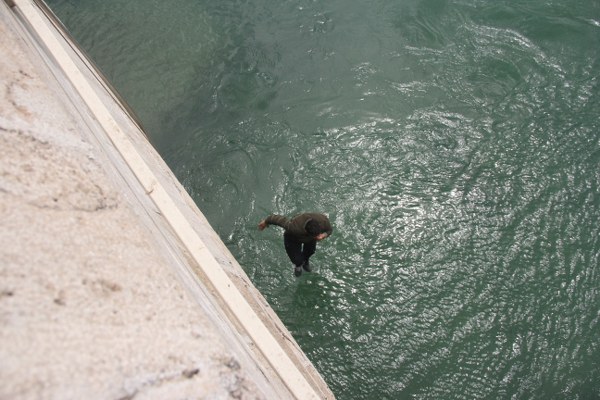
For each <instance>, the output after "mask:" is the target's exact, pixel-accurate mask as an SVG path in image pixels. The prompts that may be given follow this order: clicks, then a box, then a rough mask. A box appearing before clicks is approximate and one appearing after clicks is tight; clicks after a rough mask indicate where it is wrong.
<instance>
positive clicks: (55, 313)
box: [0, 0, 333, 399]
mask: <svg viewBox="0 0 600 400" xmlns="http://www.w3.org/2000/svg"><path fill="white" fill-rule="evenodd" d="M9 4H10V5H9ZM0 91H1V92H0V398H7V399H8V398H10V399H13V398H56V399H59V398H60V399H69V398H77V399H79V398H114V399H125V398H134V397H135V398H160V399H164V398H203V399H204V398H208V399H211V398H214V399H223V398H265V399H276V398H277V399H280V398H301V399H309V398H327V399H332V398H333V395H332V394H331V392H330V391H329V389H328V388H327V385H326V384H325V382H324V381H323V379H322V378H321V377H320V375H319V374H318V372H317V371H316V370H315V369H314V367H313V366H312V364H311V363H310V361H309V360H308V359H307V358H306V356H305V355H304V354H303V353H302V351H301V350H300V349H299V347H298V346H297V344H296V343H295V341H294V340H293V338H292V337H291V335H290V334H289V332H288V331H287V330H286V329H285V327H284V326H283V325H282V324H281V321H280V320H279V319H278V318H277V316H276V315H275V314H274V313H273V311H272V310H271V309H270V307H269V306H268V304H267V302H266V301H265V299H264V298H263V297H262V296H261V295H260V293H258V291H257V290H256V289H255V288H254V286H253V285H252V283H251V282H250V281H249V279H248V277H247V276H246V275H245V274H244V272H243V270H242V269H241V267H240V266H239V265H238V263H237V262H236V260H235V259H234V258H233V257H232V255H231V254H230V253H229V251H228V250H227V248H226V247H225V246H224V245H223V243H222V242H221V240H220V239H219V237H218V236H217V235H216V233H215V232H214V231H213V230H212V228H211V227H210V225H209V224H208V222H207V221H206V219H205V218H204V217H203V215H202V213H201V212H200V211H199V210H198V209H197V207H196V206H195V204H194V203H193V202H192V200H191V199H190V198H189V196H188V195H187V193H186V192H185V190H184V189H183V188H182V187H181V185H180V184H179V182H178V181H177V179H176V178H175V177H174V176H173V175H172V173H171V171H170V170H169V168H168V167H167V166H166V165H165V164H164V162H163V160H162V159H161V158H160V156H159V155H158V154H157V153H156V152H155V151H154V149H153V148H152V147H151V146H150V145H149V143H148V141H147V140H146V138H145V136H144V134H143V132H142V131H141V129H140V127H139V126H138V125H137V124H136V123H135V121H134V119H133V118H131V116H130V114H128V113H127V111H126V109H125V107H124V106H123V104H122V103H120V102H119V100H118V99H117V98H116V97H115V95H114V93H113V92H112V91H111V90H110V88H109V87H108V85H107V84H106V83H105V82H104V81H103V79H102V77H101V76H100V75H99V74H98V73H97V72H96V71H95V70H94V68H93V66H92V65H91V64H90V63H89V61H87V60H86V58H85V57H84V56H83V55H82V54H81V53H80V51H79V50H78V49H77V47H76V46H74V45H73V44H72V43H71V42H70V40H69V38H68V36H65V35H64V32H62V31H61V29H60V28H59V27H57V26H56V25H55V24H54V23H53V22H52V18H49V17H48V16H47V15H46V13H45V10H44V7H43V6H38V5H37V2H35V1H30V0H27V1H25V0H23V1H9V2H0Z"/></svg>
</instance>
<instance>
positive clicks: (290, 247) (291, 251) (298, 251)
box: [283, 234, 317, 267]
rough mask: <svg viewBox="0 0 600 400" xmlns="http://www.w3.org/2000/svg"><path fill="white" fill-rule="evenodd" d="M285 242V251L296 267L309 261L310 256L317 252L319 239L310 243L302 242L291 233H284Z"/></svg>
mask: <svg viewBox="0 0 600 400" xmlns="http://www.w3.org/2000/svg"><path fill="white" fill-rule="evenodd" d="M283 244H284V245H285V251H286V253H287V255H288V257H289V258H290V260H292V262H293V263H294V265H295V266H296V267H300V266H302V264H304V262H305V261H308V259H309V258H310V256H312V255H313V254H315V250H316V249H317V241H316V240H313V241H311V242H308V243H302V242H299V241H297V240H295V239H294V238H293V237H292V236H291V235H286V234H284V235H283Z"/></svg>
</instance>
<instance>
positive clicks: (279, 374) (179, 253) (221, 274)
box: [0, 0, 333, 399]
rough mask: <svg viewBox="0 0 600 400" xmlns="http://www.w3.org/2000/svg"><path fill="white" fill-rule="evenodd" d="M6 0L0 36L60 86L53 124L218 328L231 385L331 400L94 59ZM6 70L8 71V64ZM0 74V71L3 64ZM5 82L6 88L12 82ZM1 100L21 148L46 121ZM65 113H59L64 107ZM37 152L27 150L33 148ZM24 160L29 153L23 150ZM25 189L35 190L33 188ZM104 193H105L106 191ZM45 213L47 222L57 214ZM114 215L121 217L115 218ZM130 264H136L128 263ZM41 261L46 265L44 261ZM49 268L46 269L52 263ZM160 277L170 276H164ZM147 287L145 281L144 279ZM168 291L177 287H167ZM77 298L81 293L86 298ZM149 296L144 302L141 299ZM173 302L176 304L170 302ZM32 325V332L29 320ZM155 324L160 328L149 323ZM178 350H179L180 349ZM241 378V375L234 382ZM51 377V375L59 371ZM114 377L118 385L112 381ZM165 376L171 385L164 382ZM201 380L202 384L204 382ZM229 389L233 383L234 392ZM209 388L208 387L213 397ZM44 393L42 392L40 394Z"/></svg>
mask: <svg viewBox="0 0 600 400" xmlns="http://www.w3.org/2000/svg"><path fill="white" fill-rule="evenodd" d="M13 3H14V7H13V8H12V9H11V10H10V11H9V9H8V8H7V6H6V5H5V4H1V5H0V9H1V12H2V19H3V22H6V23H7V24H11V25H12V28H13V31H14V33H13V35H14V36H13V37H12V39H6V38H8V37H9V36H6V35H4V34H3V35H2V36H4V37H5V39H3V40H15V43H14V46H15V47H18V46H19V45H22V44H24V43H26V44H27V45H28V46H30V47H31V48H33V49H35V50H36V52H37V53H38V54H37V55H35V54H33V53H32V54H30V55H29V57H31V59H34V58H35V57H42V59H44V62H45V64H46V66H47V68H49V70H50V71H51V72H52V74H53V75H54V76H55V78H56V79H57V81H58V82H59V85H56V84H54V85H55V87H54V89H55V93H53V95H54V96H58V97H61V101H63V102H64V104H65V107H66V108H72V109H71V110H75V111H76V113H77V114H78V115H76V116H72V115H70V116H65V117H61V116H59V117H57V120H58V122H57V123H59V124H60V123H62V122H60V121H62V120H63V119H77V121H78V122H76V123H75V125H77V127H72V126H69V127H68V128H67V129H72V130H78V131H81V135H82V138H81V140H82V141H83V142H84V143H89V145H91V147H92V150H90V151H92V152H93V153H94V154H95V156H94V157H98V161H99V164H101V169H102V170H104V172H103V174H100V175H102V176H100V177H99V178H98V179H99V180H102V179H108V180H109V181H110V182H111V184H110V185H109V184H106V183H102V184H96V185H97V186H99V187H101V188H103V187H104V186H105V185H106V186H107V187H108V186H111V185H112V187H113V188H115V189H112V190H114V191H116V194H115V195H114V196H113V197H115V198H118V197H122V198H123V199H124V202H125V203H126V204H127V206H128V210H129V211H128V212H129V214H131V213H133V215H134V217H130V216H129V214H128V218H130V219H132V220H133V221H137V222H133V224H137V225H140V226H141V228H136V229H142V230H143V231H144V232H145V233H144V234H145V235H148V236H150V237H151V240H152V242H153V243H154V245H153V246H151V247H153V249H149V251H150V252H152V251H157V250H158V251H159V253H160V255H159V256H160V258H161V260H160V261H159V262H158V264H159V265H157V268H167V269H169V271H170V272H171V273H173V274H175V275H174V276H176V277H177V281H176V282H178V283H176V282H173V283H172V284H171V285H176V286H181V287H184V288H185V289H186V290H187V295H186V296H187V298H188V299H190V300H189V301H191V303H190V302H189V301H188V302H187V303H186V307H187V308H189V309H190V312H191V313H192V314H193V313H194V310H197V312H199V311H200V310H201V313H202V314H204V315H205V317H204V318H205V319H207V320H210V321H211V323H210V324H212V325H213V327H212V328H210V329H209V328H206V329H207V331H214V332H219V333H216V334H215V335H216V336H215V335H212V336H210V335H209V337H213V339H212V341H211V340H209V341H208V343H206V345H208V346H211V347H212V346H213V345H214V350H216V351H217V353H223V354H226V355H225V356H221V357H217V358H220V359H226V360H232V359H235V362H232V361H228V362H226V363H225V364H226V366H227V364H228V363H229V365H233V367H231V368H230V369H234V370H235V371H238V372H237V375H238V381H240V380H241V381H244V382H252V385H250V384H248V385H246V386H248V387H250V389H249V392H252V393H253V394H252V396H256V397H265V398H275V397H276V398H298V399H311V398H313V399H314V398H328V399H330V398H333V395H332V393H331V392H330V391H329V389H328V388H327V385H326V384H325V382H324V381H323V380H322V378H321V377H320V375H319V374H318V373H317V371H316V370H315V369H314V367H313V366H312V364H311V363H310V361H309V360H308V359H307V358H306V356H305V355H304V354H303V353H302V351H301V350H300V349H299V347H298V345H297V344H296V343H295V341H294V340H293V338H292V337H291V335H290V334H289V332H288V331H287V330H286V329H285V327H284V326H283V324H282V323H281V321H280V320H279V319H278V317H277V316H276V315H275V314H274V313H273V311H272V310H271V309H270V307H269V306H268V304H267V302H266V301H265V299H264V298H263V297H262V296H261V295H260V293H258V291H257V290H256V289H255V288H254V287H253V285H252V284H251V282H250V281H249V279H248V277H247V276H246V275H245V273H244V272H243V270H242V269H241V267H240V266H239V265H238V264H237V262H236V260H235V259H234V258H233V256H232V255H231V254H230V253H229V251H228V250H227V248H226V247H225V245H224V244H223V243H222V242H221V240H220V239H219V238H218V236H217V235H216V233H215V232H214V230H212V228H211V227H210V225H209V224H208V222H207V221H206V219H205V218H204V216H203V215H202V213H201V212H200V211H199V210H198V209H197V207H196V206H195V204H194V203H193V201H192V200H191V199H190V198H189V196H188V195H187V193H186V192H185V190H184V189H183V188H182V187H181V185H180V184H179V182H178V181H177V179H176V178H175V177H174V176H173V175H172V173H171V171H170V170H169V168H168V167H167V166H166V165H165V164H164V162H163V160H162V159H161V158H160V156H159V155H158V154H157V153H156V152H155V151H154V149H153V148H152V147H151V146H150V145H149V143H148V142H147V140H146V138H145V136H144V134H143V132H142V131H141V130H140V127H139V126H138V124H136V123H135V121H134V120H133V119H132V118H131V116H130V115H129V114H128V113H127V110H126V109H125V108H124V107H123V105H122V104H121V103H119V101H118V98H116V96H115V95H114V93H112V92H111V90H110V86H109V85H107V83H106V82H104V81H103V80H102V78H101V76H100V74H98V72H97V71H95V69H94V68H93V65H92V64H91V63H90V62H89V61H88V60H87V59H86V58H85V57H84V55H83V54H82V53H81V52H80V50H79V49H78V48H77V47H76V46H75V45H74V44H73V43H72V42H71V41H70V39H69V38H68V37H67V36H66V35H65V33H64V32H63V31H61V29H60V27H58V26H57V25H55V24H54V23H53V21H52V18H51V17H48V15H47V12H48V11H47V10H46V9H45V7H44V6H43V4H38V3H37V2H34V1H30V0H16V1H14V2H13ZM16 38H19V39H16ZM17 40H21V41H22V43H16V41H17ZM7 48H10V46H8V47H7ZM9 56H10V55H9ZM3 57H4V55H3ZM33 62H34V63H37V62H36V61H33ZM23 63H24V67H19V68H16V69H15V68H13V71H12V73H13V74H16V75H18V74H19V73H24V74H25V75H24V76H22V77H21V78H22V80H24V81H27V78H26V77H27V76H30V77H32V78H31V79H32V80H33V79H34V78H33V75H34V74H36V73H39V74H40V76H41V77H40V78H39V80H40V81H41V82H42V83H45V82H46V81H47V80H48V78H49V76H48V75H47V71H46V75H44V72H39V71H32V72H23V71H25V69H27V68H29V66H27V62H26V60H25V61H23ZM5 68H6V69H9V70H10V67H5ZM19 71H21V72H19ZM0 72H1V73H2V74H4V73H5V72H4V71H2V70H0ZM9 72H10V71H9ZM10 79H12V78H9V79H8V80H7V82H8V81H9V80H10ZM6 85H7V87H10V85H11V83H10V82H9V83H7V84H6ZM33 90H36V89H35V88H34V89H33ZM61 90H63V91H64V93H63V94H59V93H58V92H59V91H61ZM7 100H8V101H7V102H8V103H9V104H12V105H13V109H12V110H11V109H10V108H9V109H8V110H6V111H5V110H4V108H3V109H2V114H5V113H6V114H7V116H4V115H3V117H4V119H6V121H5V120H4V119H1V120H0V123H2V131H0V133H2V134H3V137H4V139H5V140H7V141H10V140H12V141H13V145H14V146H21V145H19V143H17V142H18V139H15V137H17V138H18V137H19V135H20V137H21V138H23V137H27V136H29V137H35V133H34V134H30V133H27V132H36V126H37V127H39V126H40V125H44V124H47V121H46V120H45V118H47V115H45V114H44V112H39V113H38V114H39V116H38V117H39V118H29V121H23V120H26V119H28V118H21V117H19V116H18V115H17V116H15V115H12V116H8V114H11V113H12V114H15V113H16V114H18V112H19V110H20V109H21V110H23V109H25V110H26V111H27V112H28V113H29V114H30V115H29V116H31V115H32V114H33V113H32V111H30V110H34V111H35V112H37V111H36V110H35V107H36V105H35V104H27V105H25V106H23V105H21V104H18V102H16V101H14V99H7ZM44 100H48V99H44ZM49 100H50V101H52V100H53V99H49ZM54 101H56V99H54ZM19 107H20V108H19ZM38 107H39V105H38ZM38 111H39V110H38ZM71 112H72V111H67V112H66V113H67V114H68V113H71ZM19 132H20V133H19ZM15 135H16V136H15ZM32 135H33V136H32ZM74 140H78V139H74ZM81 146H83V147H85V146H86V145H85V144H82V145H81ZM36 151H37V150H35V149H32V152H34V153H35V152H36ZM25 156H32V155H31V154H26V155H25ZM33 156H36V155H35V154H34V155H33ZM10 161H11V160H4V161H3V163H8V164H10ZM84 164H85V163H84ZM0 166H2V164H0ZM86 168H88V169H91V168H96V167H92V166H85V165H84V167H83V169H84V170H85V169H86ZM5 169H7V170H9V169H10V166H9V167H6V166H5ZM0 171H1V170H0ZM84 176H85V174H84ZM31 190H33V191H35V188H33V189H31ZM106 190H107V191H110V190H111V189H106ZM101 191H102V190H101ZM13 192H15V190H14V189H13V187H12V186H10V182H8V183H5V182H3V181H2V180H0V195H2V196H3V197H0V200H1V199H3V198H5V197H6V198H5V200H4V201H5V202H7V203H11V202H12V201H13V200H14V193H13ZM4 193H8V195H6V196H5V195H4ZM104 201H105V203H110V200H106V199H105V200H104ZM0 204H2V203H0ZM110 204H113V203H110ZM111 207H114V208H119V201H118V200H114V204H113V205H112V206H111ZM0 209H1V208H0ZM100 209H102V207H100ZM28 212H31V211H28V210H24V211H23V213H24V214H27V213H28ZM67 214H68V213H67ZM75 214H76V213H75ZM46 217H48V218H56V217H57V216H56V215H49V216H46ZM64 217H65V216H61V217H59V218H64ZM120 217H122V216H117V217H116V218H120ZM113 218H115V217H113ZM115 222H117V221H115ZM15 224H17V225H18V224H19V222H18V221H15ZM15 226H16V225H15ZM132 232H133V231H132ZM25 233H26V232H25ZM130 233H131V232H130ZM134 233H135V232H134ZM88 234H90V235H94V234H95V235H97V236H102V235H103V234H106V232H105V231H104V232H103V231H100V232H88ZM136 234H138V233H136ZM125 236H127V235H125ZM48 240H50V242H51V243H52V240H56V241H58V242H60V238H48ZM0 243H1V242H0ZM59 244H60V243H59ZM0 256H3V259H4V258H6V259H9V258H10V257H9V255H6V254H3V253H0ZM157 258H158V257H157ZM87 261H89V260H87V258H86V257H85V256H84V257H83V261H82V262H83V263H84V264H85V262H87ZM129 261H130V262H134V263H135V260H133V261H132V260H129ZM45 262H46V263H48V262H47V260H46V261H45ZM3 264H4V262H3ZM49 264H50V266H52V262H50V263H49ZM6 265H7V266H6V267H4V266H3V269H2V270H0V273H2V274H6V275H11V276H12V275H14V274H15V270H14V269H15V268H17V269H18V268H19V263H18V262H17V263H11V262H8V263H6ZM4 268H5V269H6V271H5V270H4ZM74 268H75V271H71V273H73V274H75V276H76V275H77V274H78V273H79V274H85V272H86V271H83V270H81V271H77V268H81V266H80V265H79V264H78V265H76V266H75V267H74ZM139 272H140V271H137V272H136V273H139ZM32 273H37V271H35V269H34V270H33V271H32ZM167 275H168V274H167ZM163 278H164V279H167V280H168V279H169V278H168V276H164V277H163ZM147 284H152V281H149V282H147ZM99 285H100V287H101V288H104V289H103V290H108V291H109V292H110V291H111V290H112V289H111V288H117V287H118V288H120V289H119V290H117V291H119V292H120V291H122V290H123V288H122V287H121V286H120V285H119V284H116V286H115V284H114V282H113V283H106V282H105V284H104V285H102V284H101V283H100V284H99ZM2 290H3V293H13V294H12V295H10V296H8V295H7V296H4V297H11V298H13V297H14V298H16V297H17V296H14V293H15V292H16V289H11V288H6V289H2ZM162 290H163V291H161V292H157V293H156V294H155V295H156V296H161V298H160V300H164V298H167V297H169V296H170V295H172V294H173V293H165V292H164V290H165V289H162ZM175 293H179V292H177V290H176V291H175ZM163 296H164V298H163ZM82 298H84V299H85V296H83V297H82ZM57 299H58V300H57V301H58V303H61V302H65V301H66V300H64V299H62V300H61V299H60V296H58V297H57ZM55 300H56V299H55ZM139 300H140V299H136V298H132V299H130V301H131V303H124V304H122V306H124V307H125V309H126V308H127V307H131V308H132V309H133V308H134V307H135V306H134V305H132V304H137V303H138V301H139ZM155 301H156V300H152V301H150V303H152V302H155ZM173 301H175V302H176V300H173ZM4 303H5V302H4V301H0V312H2V314H0V317H2V316H4V314H6V315H9V317H10V316H11V313H10V312H6V313H5V312H4V308H3V305H4ZM29 307H32V305H29ZM24 309H25V310H26V309H27V307H26V306H24ZM11 318H12V317H11ZM187 318H190V317H187ZM9 320H10V318H9ZM24 323H26V324H27V323H32V321H29V320H26V321H25V322H24ZM207 324H209V323H208V322H206V321H205V322H204V323H203V326H204V325H207ZM210 324H209V325H210ZM13 325H14V324H13ZM31 327H33V328H35V324H34V325H33V326H31ZM164 328H168V327H164ZM154 329H158V330H160V329H159V328H158V327H156V326H154ZM13 330H14V331H13ZM15 332H18V329H17V328H16V327H15V326H8V328H6V329H4V328H0V334H1V336H0V339H1V340H2V343H3V344H6V343H5V341H6V342H9V341H10V340H14V335H15V334H16V333H15ZM71 333H72V334H73V335H74V336H75V337H77V335H78V333H77V332H76V331H74V332H71ZM80 334H82V333H80ZM153 334H154V333H153V332H152V330H150V331H148V332H146V333H145V335H146V336H148V335H153ZM219 336H221V338H220V339H215V337H219ZM38 339H41V340H49V341H52V340H53V339H54V338H48V337H44V336H43V335H42V337H41V338H38ZM88 339H89V338H88ZM91 339H93V338H91ZM78 340H82V339H81V338H79V339H78ZM213 341H214V343H213ZM84 342H85V341H84ZM92 342H93V340H92ZM8 344H10V343H8ZM3 347H4V346H3ZM182 350H183V351H185V348H184V349H182ZM211 350H213V349H211ZM229 352H233V354H235V357H233V358H232V357H230V356H229ZM5 356H6V357H5ZM39 357H42V358H43V357H44V355H39ZM124 357H127V355H125V356H124ZM2 358H3V359H11V360H13V361H14V360H15V359H14V355H13V354H12V353H11V352H10V351H8V352H7V353H6V354H4V351H2ZM208 358H213V359H214V358H215V357H214V355H210V356H208ZM142 361H143V360H142ZM74 362H75V363H79V362H80V360H74ZM89 362H92V363H93V358H92V359H91V360H89V361H87V363H89ZM86 366H87V367H88V368H90V367H91V366H90V365H88V364H86V362H82V367H86ZM23 368H26V367H25V366H23V365H19V362H18V361H14V364H11V366H9V367H8V368H4V367H3V366H1V365H0V378H1V379H0V380H1V381H2V382H8V378H10V379H13V380H14V378H15V377H18V376H19V375H20V374H26V370H23ZM209 368H210V367H209ZM115 369H117V370H118V369H119V364H118V363H117V365H115ZM196 369H197V368H195V367H193V366H192V367H187V368H186V369H184V370H183V372H181V374H177V373H176V374H175V375H176V376H184V377H188V376H190V377H195V376H197V375H200V374H199V373H198V372H195V371H196ZM7 371H8V372H7ZM234 375H235V374H234ZM240 376H242V378H239V377H240ZM56 379H58V380H60V377H59V378H56ZM64 379H66V380H68V379H69V377H64ZM116 379H117V381H118V378H116ZM157 379H158V378H157ZM158 380H160V379H158ZM165 382H170V381H169V380H168V379H165ZM4 385H5V383H3V384H0V397H4V395H7V396H6V397H13V396H10V394H14V392H11V390H9V389H6V388H5V387H4ZM202 385H204V386H206V382H204V383H203V384H202ZM202 385H200V386H199V387H198V388H197V389H198V390H199V391H200V392H204V395H201V396H200V397H206V395H207V394H211V393H210V390H208V391H207V389H206V387H202ZM158 386H160V385H158ZM192 387H193V385H192ZM136 390H137V391H136V392H135V393H139V388H138V389H136ZM236 390H238V391H239V390H242V389H239V388H237V389H236ZM217 392H218V391H217V390H215V392H214V393H217ZM40 393H41V394H42V397H71V396H68V395H65V393H64V392H56V393H55V392H50V391H48V392H44V391H42V392H40ZM49 393H50V394H51V395H48V396H46V395H44V394H49ZM157 393H158V391H157ZM229 393H230V395H231V393H232V391H231V390H230V391H229ZM236 393H237V394H236V396H237V395H238V394H239V395H241V392H239V393H238V392H236ZM96 394H100V393H96ZM273 396H274V397H273ZM17 397H18V396H17ZM102 397H104V396H102ZM159 397H160V396H159ZM209 397H210V396H209ZM217 397H218V398H220V397H219V395H216V396H215V398H217ZM233 397H235V396H233Z"/></svg>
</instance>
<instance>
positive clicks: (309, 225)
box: [304, 219, 323, 236]
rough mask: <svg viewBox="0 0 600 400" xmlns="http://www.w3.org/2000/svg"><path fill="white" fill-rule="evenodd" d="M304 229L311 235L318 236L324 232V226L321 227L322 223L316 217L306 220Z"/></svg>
mask: <svg viewBox="0 0 600 400" xmlns="http://www.w3.org/2000/svg"><path fill="white" fill-rule="evenodd" d="M304 230H305V231H306V233H308V234H309V235H311V236H317V235H318V234H320V233H323V228H321V225H320V224H319V223H318V222H317V221H315V220H314V219H309V220H308V221H306V224H305V225H304Z"/></svg>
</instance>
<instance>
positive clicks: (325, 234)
mask: <svg viewBox="0 0 600 400" xmlns="http://www.w3.org/2000/svg"><path fill="white" fill-rule="evenodd" d="M326 237H327V233H326V232H323V233H319V234H318V235H317V236H315V240H318V241H320V240H323V239H325V238H326Z"/></svg>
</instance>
